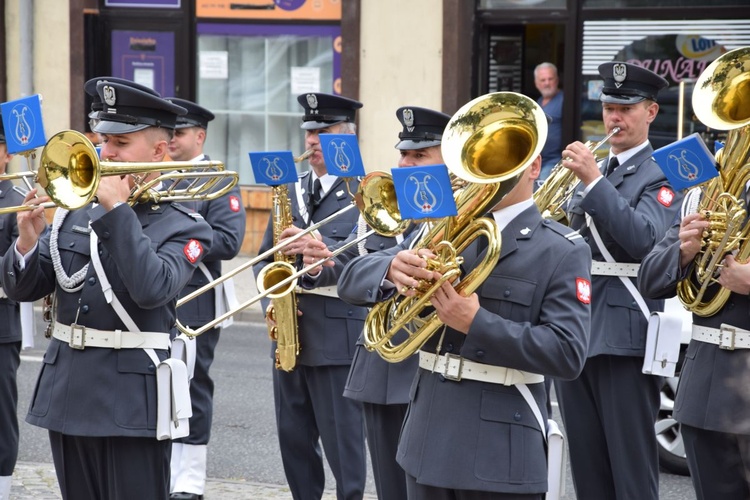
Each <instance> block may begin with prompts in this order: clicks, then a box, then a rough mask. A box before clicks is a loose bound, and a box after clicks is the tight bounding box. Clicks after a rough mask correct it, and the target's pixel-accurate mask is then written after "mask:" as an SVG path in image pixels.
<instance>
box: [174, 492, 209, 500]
mask: <svg viewBox="0 0 750 500" xmlns="http://www.w3.org/2000/svg"><path fill="white" fill-rule="evenodd" d="M169 500H203V495H199V494H197V493H184V492H180V493H170V494H169Z"/></svg>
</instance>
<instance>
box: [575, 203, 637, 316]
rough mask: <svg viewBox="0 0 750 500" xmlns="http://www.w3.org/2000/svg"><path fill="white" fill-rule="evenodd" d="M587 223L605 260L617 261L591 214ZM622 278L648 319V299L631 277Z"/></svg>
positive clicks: (587, 216) (587, 217)
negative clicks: (605, 244) (605, 243)
mask: <svg viewBox="0 0 750 500" xmlns="http://www.w3.org/2000/svg"><path fill="white" fill-rule="evenodd" d="M586 224H587V225H588V226H589V229H591V235H592V236H593V237H594V242H596V245H597V246H598V247H599V251H600V252H601V253H602V256H603V257H604V260H606V261H607V262H610V263H613V262H615V259H614V258H613V257H612V254H611V253H609V250H607V247H605V246H604V242H602V237H601V236H599V231H598V230H597V229H596V224H594V220H593V219H592V218H591V216H590V215H589V214H586ZM618 278H620V281H622V284H623V285H625V288H627V289H628V291H629V292H630V295H632V296H633V298H634V299H635V301H636V303H637V304H638V307H640V308H641V312H642V313H643V315H644V316H645V317H646V320H647V321H648V318H649V316H650V315H651V312H650V311H649V309H648V306H647V305H646V301H645V300H643V297H642V296H641V294H640V292H639V291H638V289H637V288H636V287H635V285H634V284H633V282H632V281H630V279H629V278H627V277H625V276H618Z"/></svg>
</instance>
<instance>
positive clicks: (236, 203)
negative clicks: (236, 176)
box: [229, 196, 240, 212]
mask: <svg viewBox="0 0 750 500" xmlns="http://www.w3.org/2000/svg"><path fill="white" fill-rule="evenodd" d="M229 210H231V211H232V212H239V211H240V200H239V198H237V197H236V196H230V197H229Z"/></svg>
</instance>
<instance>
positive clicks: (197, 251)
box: [183, 240, 203, 264]
mask: <svg viewBox="0 0 750 500" xmlns="http://www.w3.org/2000/svg"><path fill="white" fill-rule="evenodd" d="M183 251H184V252H185V257H187V260H188V261H189V262H190V263H191V264H195V263H196V262H198V259H200V257H201V255H203V245H201V244H200V242H199V241H198V240H190V241H188V242H187V244H186V245H185V248H184V249H183Z"/></svg>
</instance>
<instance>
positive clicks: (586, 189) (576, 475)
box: [555, 62, 681, 500]
mask: <svg viewBox="0 0 750 500" xmlns="http://www.w3.org/2000/svg"><path fill="white" fill-rule="evenodd" d="M599 73H600V75H601V77H602V79H603V80H604V87H603V90H602V95H601V101H602V115H603V119H604V126H605V128H606V130H607V132H609V131H611V130H612V129H613V128H614V127H619V128H620V132H619V133H617V134H615V135H614V136H612V137H611V138H610V140H609V143H610V151H609V156H608V158H607V159H606V160H605V161H604V162H602V163H600V164H597V162H596V159H595V157H594V154H593V153H592V152H591V151H590V150H589V148H588V147H586V145H584V144H582V143H581V142H574V143H572V144H569V145H568V146H567V148H566V149H565V150H564V151H563V153H562V156H563V158H565V161H564V162H563V164H564V165H565V166H566V167H568V168H569V169H570V170H572V171H573V172H574V173H575V175H576V176H577V177H578V179H579V180H580V181H581V182H580V183H579V184H578V186H577V187H576V191H575V193H574V195H573V197H572V199H571V202H570V205H569V207H568V210H567V213H568V217H569V218H570V221H571V222H570V227H571V228H572V229H576V230H578V231H579V232H580V233H581V235H582V236H583V237H584V239H585V241H586V242H587V243H588V245H589V246H590V247H591V255H592V257H593V259H594V264H593V268H592V276H593V281H592V296H593V299H592V300H593V314H592V324H591V344H590V346H589V352H588V359H587V361H586V366H585V368H584V369H583V373H582V374H581V376H580V377H579V378H578V379H576V380H574V381H555V389H556V391H557V396H558V401H559V402H560V410H561V413H562V416H563V422H564V424H565V430H566V433H567V436H568V443H569V450H570V463H571V469H572V472H573V484H574V485H575V490H576V494H577V496H578V498H579V499H581V500H586V499H592V500H593V499H595V500H600V499H602V498H613V499H614V498H617V499H619V498H638V499H639V500H640V499H643V500H646V499H654V500H655V499H656V498H658V494H659V467H658V458H657V443H656V434H655V432H654V422H655V421H656V415H657V412H658V410H659V390H660V388H661V384H662V382H663V381H662V379H661V378H660V377H656V376H652V375H645V374H643V373H642V372H641V369H642V367H643V355H644V350H645V344H646V328H647V318H648V315H649V314H650V311H655V310H656V311H662V310H664V301H662V300H645V301H644V300H643V298H642V297H640V295H639V294H638V292H637V290H636V287H635V276H636V273H637V264H638V263H639V262H640V261H641V259H643V258H644V257H645V256H646V255H647V254H648V252H649V251H651V249H652V248H653V247H654V245H656V243H657V242H658V241H659V240H661V238H663V236H664V234H665V233H666V231H667V228H668V227H669V224H670V223H671V221H672V220H673V219H674V217H675V214H676V211H677V209H678V207H679V205H680V199H681V194H679V193H676V192H675V191H674V190H673V189H672V188H671V187H670V185H669V183H668V182H667V180H666V178H665V176H664V174H663V173H662V171H661V169H660V168H659V166H658V165H657V163H656V162H655V161H654V160H653V159H652V157H651V154H652V153H653V149H652V148H651V144H650V143H649V141H648V131H649V125H650V124H651V122H653V121H654V118H655V117H656V114H657V113H658V111H659V105H658V104H657V103H656V98H657V94H658V92H659V90H660V89H663V88H665V87H666V86H667V81H666V80H664V79H663V78H662V77H660V76H658V75H656V74H654V73H652V72H651V71H649V70H647V69H645V68H641V67H639V66H635V65H633V64H629V63H620V62H609V63H605V64H602V65H601V66H599ZM618 164H619V166H617V165H618ZM614 263H617V264H618V265H617V266H615V265H613V264H614ZM623 270H624V271H625V272H623ZM628 287H629V288H628ZM639 301H640V302H643V304H642V306H639V304H638V302H639Z"/></svg>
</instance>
